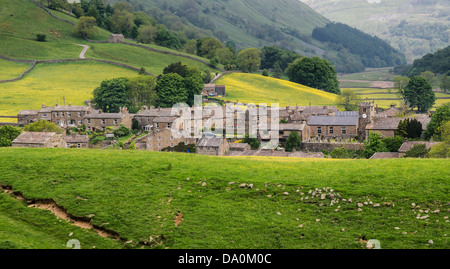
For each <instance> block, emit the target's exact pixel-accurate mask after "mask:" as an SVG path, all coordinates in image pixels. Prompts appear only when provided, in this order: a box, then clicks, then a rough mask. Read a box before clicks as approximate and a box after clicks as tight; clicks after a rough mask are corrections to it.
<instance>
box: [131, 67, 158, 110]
mask: <svg viewBox="0 0 450 269" xmlns="http://www.w3.org/2000/svg"><path fill="white" fill-rule="evenodd" d="M126 88H127V98H128V100H129V101H130V107H129V110H130V112H131V113H136V112H137V111H139V109H140V108H141V107H142V106H148V107H150V106H154V105H156V103H157V99H158V94H157V93H156V78H155V77H153V76H146V75H140V76H137V77H132V78H130V79H128V81H127V83H126Z"/></svg>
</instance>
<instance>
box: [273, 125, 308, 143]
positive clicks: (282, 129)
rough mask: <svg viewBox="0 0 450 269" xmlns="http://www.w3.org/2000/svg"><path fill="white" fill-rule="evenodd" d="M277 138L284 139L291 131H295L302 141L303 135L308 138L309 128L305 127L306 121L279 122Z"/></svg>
mask: <svg viewBox="0 0 450 269" xmlns="http://www.w3.org/2000/svg"><path fill="white" fill-rule="evenodd" d="M278 126H279V139H280V140H283V141H285V140H286V139H287V138H288V137H289V135H290V134H291V133H292V132H296V133H297V134H298V136H299V137H300V140H301V141H303V137H305V138H309V132H308V131H309V129H308V128H306V123H303V124H294V123H280V124H279V125H278Z"/></svg>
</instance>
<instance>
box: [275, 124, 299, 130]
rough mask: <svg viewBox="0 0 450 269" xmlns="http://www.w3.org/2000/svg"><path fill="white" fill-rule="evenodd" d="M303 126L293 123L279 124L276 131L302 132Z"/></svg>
mask: <svg viewBox="0 0 450 269" xmlns="http://www.w3.org/2000/svg"><path fill="white" fill-rule="evenodd" d="M304 128H305V125H303V124H294V123H279V124H278V129H279V130H280V131H303V129H304Z"/></svg>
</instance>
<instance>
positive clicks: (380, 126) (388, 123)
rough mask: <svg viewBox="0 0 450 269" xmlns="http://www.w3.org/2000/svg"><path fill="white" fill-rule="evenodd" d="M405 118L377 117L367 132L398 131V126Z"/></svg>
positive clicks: (367, 127) (367, 128)
mask: <svg viewBox="0 0 450 269" xmlns="http://www.w3.org/2000/svg"><path fill="white" fill-rule="evenodd" d="M401 120H403V118H390V117H375V118H373V121H372V122H371V123H370V124H367V126H366V130H397V127H398V124H399V123H400V121H401Z"/></svg>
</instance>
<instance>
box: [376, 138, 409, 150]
mask: <svg viewBox="0 0 450 269" xmlns="http://www.w3.org/2000/svg"><path fill="white" fill-rule="evenodd" d="M381 140H382V142H383V143H384V144H385V145H386V148H387V150H388V151H389V152H398V150H399V148H400V147H401V146H402V144H403V141H404V138H403V137H402V136H398V135H396V136H394V137H384V138H382V139H381Z"/></svg>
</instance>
